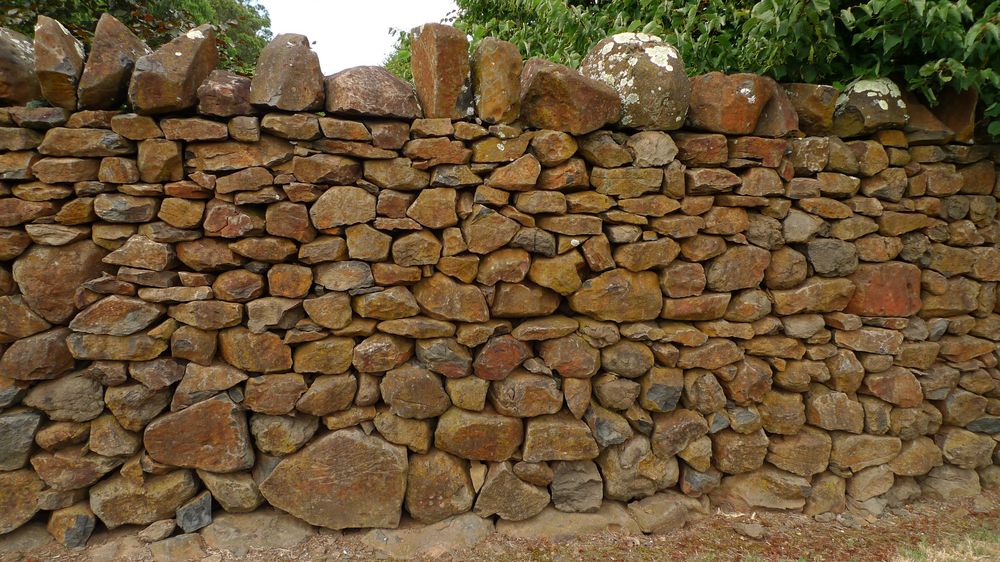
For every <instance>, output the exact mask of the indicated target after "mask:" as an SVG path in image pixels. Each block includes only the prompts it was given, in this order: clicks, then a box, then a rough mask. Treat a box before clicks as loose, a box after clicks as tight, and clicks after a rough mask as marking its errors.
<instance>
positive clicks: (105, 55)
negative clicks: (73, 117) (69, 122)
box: [71, 13, 150, 109]
mask: <svg viewBox="0 0 1000 562" xmlns="http://www.w3.org/2000/svg"><path fill="white" fill-rule="evenodd" d="M149 53H150V49H149V47H147V46H146V43H144V42H143V41H142V40H141V39H139V38H138V37H136V36H135V34H134V33H132V31H131V30H129V29H128V28H127V27H125V26H124V25H123V24H122V23H121V22H120V21H118V20H117V19H115V17H114V16H112V15H111V14H107V13H105V14H101V19H100V20H98V22H97V28H96V29H95V30H94V37H93V39H92V40H91V43H90V55H89V56H88V57H87V63H86V65H84V67H83V74H82V75H81V76H80V84H79V87H78V90H77V93H78V95H79V98H80V99H79V105H80V108H81V109H113V108H115V107H117V106H118V105H119V104H121V102H122V101H124V100H125V95H126V94H127V91H128V83H129V79H130V78H131V76H132V69H133V68H134V67H135V62H136V60H138V59H139V58H140V57H142V56H145V55H148V54H149ZM71 109H72V108H71Z"/></svg>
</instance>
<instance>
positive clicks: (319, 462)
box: [260, 428, 407, 529]
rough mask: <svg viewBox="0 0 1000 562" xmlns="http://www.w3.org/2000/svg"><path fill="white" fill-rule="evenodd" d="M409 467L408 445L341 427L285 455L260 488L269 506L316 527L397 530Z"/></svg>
mask: <svg viewBox="0 0 1000 562" xmlns="http://www.w3.org/2000/svg"><path fill="white" fill-rule="evenodd" d="M362 459H364V461H363V462H359V461H361V460H362ZM406 470H407V461H406V449H405V448H403V447H400V446H398V445H392V444H390V443H388V442H386V441H384V440H383V439H382V438H380V437H378V436H367V435H365V434H364V432H362V431H361V430H360V429H356V428H351V429H342V430H339V431H334V432H332V433H328V434H327V435H324V436H323V437H320V438H319V439H317V440H315V441H313V442H312V443H311V444H309V445H308V446H306V447H305V448H304V449H302V450H301V451H299V452H298V453H295V454H294V455H292V456H289V457H286V458H285V460H283V461H282V462H280V463H279V464H278V465H277V466H276V467H275V468H274V470H273V471H272V472H271V474H270V476H268V477H267V478H266V479H265V480H264V481H263V482H261V484H260V491H261V494H263V495H264V497H265V498H267V500H268V501H269V502H270V503H271V505H274V506H276V507H278V508H279V509H282V510H283V511H287V512H289V513H291V514H293V515H295V516H296V517H299V518H301V519H303V520H305V521H307V522H309V523H311V524H313V525H319V526H321V527H327V528H330V529H343V528H347V527H389V528H395V527H396V526H397V525H399V517H400V512H401V509H402V505H403V496H404V491H405V488H406Z"/></svg>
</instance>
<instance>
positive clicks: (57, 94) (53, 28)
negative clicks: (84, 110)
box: [34, 15, 84, 111]
mask: <svg viewBox="0 0 1000 562" xmlns="http://www.w3.org/2000/svg"><path fill="white" fill-rule="evenodd" d="M34 45H35V75H36V76H37V77H38V84H39V85H40V86H41V89H42V96H44V97H45V99H46V100H48V102H49V103H51V104H52V105H53V106H55V107H61V108H63V109H68V110H70V111H73V110H75V109H76V102H77V100H76V85H77V82H78V81H79V80H80V73H82V72H83V61H84V52H83V43H81V42H80V40H79V39H77V38H75V37H73V35H71V34H70V32H69V30H68V29H66V28H65V27H64V26H63V24H61V23H59V22H58V21H56V20H54V19H52V18H50V17H48V16H44V15H39V16H38V20H37V22H36V23H35V41H34Z"/></svg>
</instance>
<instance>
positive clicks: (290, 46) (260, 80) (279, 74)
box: [249, 33, 325, 111]
mask: <svg viewBox="0 0 1000 562" xmlns="http://www.w3.org/2000/svg"><path fill="white" fill-rule="evenodd" d="M324 100H325V94H324V86H323V73H322V72H321V71H320V68H319V57H318V56H317V55H316V53H315V52H313V50H312V49H310V48H309V39H308V38H307V37H306V36H305V35H298V34H295V33H282V34H280V35H278V36H277V37H275V38H274V39H272V40H271V42H270V43H268V44H267V46H265V47H264V49H263V50H261V52H260V56H259V57H257V69H256V71H255V72H254V76H253V80H252V81H251V82H250V100H249V101H250V103H252V104H254V105H262V106H266V107H272V108H275V109H280V110H283V111H316V110H318V109H322V108H323V102H324Z"/></svg>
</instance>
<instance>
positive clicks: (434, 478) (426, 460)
mask: <svg viewBox="0 0 1000 562" xmlns="http://www.w3.org/2000/svg"><path fill="white" fill-rule="evenodd" d="M467 465H468V463H467V461H464V460H462V459H459V458H458V457H455V456H453V455H450V454H448V453H445V452H443V451H439V450H437V449H433V450H431V451H430V452H429V453H427V454H421V455H412V456H411V457H410V462H409V467H408V472H407V487H406V510H407V511H408V512H409V513H410V515H411V516H412V517H413V518H414V519H416V520H418V521H420V522H422V523H436V522H438V521H441V520H443V519H446V518H448V517H451V516H453V515H458V514H460V513H464V512H466V511H469V510H470V509H471V508H472V503H473V500H474V498H475V492H474V491H473V488H472V479H471V478H470V476H469V469H468V466H467Z"/></svg>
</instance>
